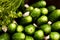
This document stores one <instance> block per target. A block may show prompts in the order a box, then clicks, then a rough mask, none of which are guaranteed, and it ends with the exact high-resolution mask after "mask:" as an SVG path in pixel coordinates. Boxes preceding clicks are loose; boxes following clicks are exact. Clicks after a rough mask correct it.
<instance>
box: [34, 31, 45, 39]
mask: <svg viewBox="0 0 60 40" xmlns="http://www.w3.org/2000/svg"><path fill="white" fill-rule="evenodd" d="M34 37H35V38H36V39H40V40H43V39H44V32H43V31H42V30H38V31H36V32H35V33H34Z"/></svg>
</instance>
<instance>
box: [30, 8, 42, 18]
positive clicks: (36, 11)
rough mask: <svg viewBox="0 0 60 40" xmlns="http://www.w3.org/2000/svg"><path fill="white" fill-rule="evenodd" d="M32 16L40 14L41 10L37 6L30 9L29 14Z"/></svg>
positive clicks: (35, 16) (36, 16)
mask: <svg viewBox="0 0 60 40" xmlns="http://www.w3.org/2000/svg"><path fill="white" fill-rule="evenodd" d="M30 15H31V16H32V18H34V19H36V18H38V17H39V16H40V15H41V10H40V9H39V8H35V9H33V10H32V12H31V14H30Z"/></svg>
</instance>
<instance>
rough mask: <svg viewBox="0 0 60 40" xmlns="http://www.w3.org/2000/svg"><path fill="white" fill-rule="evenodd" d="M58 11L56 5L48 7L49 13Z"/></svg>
mask: <svg viewBox="0 0 60 40" xmlns="http://www.w3.org/2000/svg"><path fill="white" fill-rule="evenodd" d="M55 9H56V7H55V6H54V5H51V6H48V11H49V12H53V11H54V10H55Z"/></svg>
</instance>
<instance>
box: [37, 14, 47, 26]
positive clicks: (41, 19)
mask: <svg viewBox="0 0 60 40" xmlns="http://www.w3.org/2000/svg"><path fill="white" fill-rule="evenodd" d="M47 21H48V17H47V16H44V15H43V16H41V17H40V18H38V19H37V24H38V25H41V24H44V23H47Z"/></svg>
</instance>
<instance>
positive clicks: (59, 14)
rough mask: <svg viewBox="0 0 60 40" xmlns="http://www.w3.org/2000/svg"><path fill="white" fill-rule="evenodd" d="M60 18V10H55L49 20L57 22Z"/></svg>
mask: <svg viewBox="0 0 60 40" xmlns="http://www.w3.org/2000/svg"><path fill="white" fill-rule="evenodd" d="M59 17H60V9H56V10H54V11H53V12H52V13H51V14H50V15H49V16H48V18H49V20H50V21H52V22H55V21H56V20H57V19H58V18H59Z"/></svg>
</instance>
